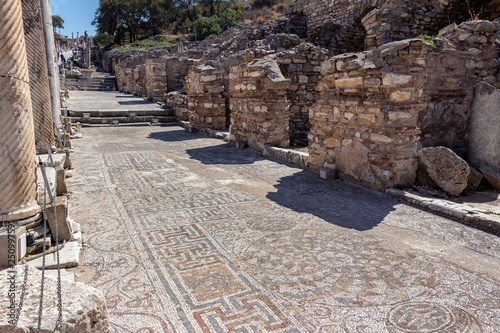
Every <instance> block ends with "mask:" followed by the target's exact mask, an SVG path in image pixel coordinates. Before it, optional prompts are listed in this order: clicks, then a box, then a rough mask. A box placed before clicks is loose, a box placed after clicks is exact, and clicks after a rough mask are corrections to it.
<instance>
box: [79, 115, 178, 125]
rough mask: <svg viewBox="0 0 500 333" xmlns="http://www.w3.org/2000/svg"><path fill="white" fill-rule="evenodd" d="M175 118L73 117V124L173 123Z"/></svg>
mask: <svg viewBox="0 0 500 333" xmlns="http://www.w3.org/2000/svg"><path fill="white" fill-rule="evenodd" d="M176 121H177V118H176V117H175V116H139V117H90V118H83V117H71V122H73V123H76V122H80V123H82V124H121V123H155V122H158V123H173V122H176Z"/></svg>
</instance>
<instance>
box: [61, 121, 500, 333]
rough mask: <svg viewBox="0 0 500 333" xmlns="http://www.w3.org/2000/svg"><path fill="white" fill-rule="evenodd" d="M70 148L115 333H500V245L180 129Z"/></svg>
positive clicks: (90, 138)
mask: <svg viewBox="0 0 500 333" xmlns="http://www.w3.org/2000/svg"><path fill="white" fill-rule="evenodd" d="M83 135H84V138H83V139H79V140H73V144H74V146H75V151H76V152H75V154H73V155H72V158H73V165H74V167H75V170H74V172H73V173H74V177H73V178H71V179H69V182H68V183H69V184H68V185H69V188H70V189H71V190H72V196H71V200H70V202H71V203H70V205H71V215H72V218H73V219H75V220H76V221H77V222H80V223H82V226H83V231H84V237H85V249H84V258H83V263H82V265H81V267H79V268H78V269H77V271H76V275H77V279H78V280H80V281H82V282H86V283H88V284H90V285H92V286H94V287H96V288H99V289H100V290H102V292H103V293H104V295H105V297H106V300H107V306H108V310H109V312H110V318H111V321H112V324H113V328H114V330H115V331H116V332H141V333H143V332H335V333H341V332H342V333H344V332H345V333H347V332H365V333H368V332H374V333H375V332H377V333H378V332H450V333H451V332H463V333H465V332H499V331H500V282H499V279H500V274H499V273H500V268H499V267H500V260H499V259H500V241H499V238H498V237H495V236H492V235H489V234H486V233H483V232H481V231H477V230H474V229H470V228H468V227H465V226H462V225H460V224H458V223H456V222H453V221H449V220H447V219H444V218H441V217H437V216H435V215H432V214H429V213H426V212H423V211H419V210H417V209H414V208H412V207H408V206H406V205H403V204H400V203H397V202H395V201H392V200H391V199H389V198H387V197H385V196H383V195H380V194H377V193H374V192H371V191H368V190H364V189H362V188H360V187H357V186H353V185H350V184H347V183H344V182H341V181H336V182H325V181H322V180H320V179H319V177H318V176H317V175H315V174H313V173H310V172H307V171H303V170H300V169H296V168H293V167H290V166H287V165H285V164H282V163H278V162H275V161H271V160H266V159H264V158H263V157H262V156H260V155H258V154H256V153H254V152H252V151H249V150H243V151H240V150H237V149H236V148H234V147H233V145H229V144H227V143H225V142H222V141H220V140H216V139H211V138H207V137H205V136H203V135H199V134H190V133H187V132H186V131H184V130H183V129H181V128H179V127H138V128H132V127H129V128H112V127H109V128H85V129H84V130H83Z"/></svg>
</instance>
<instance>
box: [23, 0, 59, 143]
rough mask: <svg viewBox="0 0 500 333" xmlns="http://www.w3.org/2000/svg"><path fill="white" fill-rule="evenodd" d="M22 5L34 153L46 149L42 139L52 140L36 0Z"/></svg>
mask: <svg viewBox="0 0 500 333" xmlns="http://www.w3.org/2000/svg"><path fill="white" fill-rule="evenodd" d="M22 7H23V24H24V36H25V41H26V53H27V58H28V67H29V77H30V93H31V104H32V108H33V121H34V124H35V145H36V150H37V152H38V153H46V152H47V145H46V142H45V139H47V140H48V141H49V143H50V144H51V145H53V144H54V128H53V120H52V104H51V100H50V87H49V76H48V71H47V55H46V51H45V40H44V35H43V23H42V14H41V7H40V1H39V0H22Z"/></svg>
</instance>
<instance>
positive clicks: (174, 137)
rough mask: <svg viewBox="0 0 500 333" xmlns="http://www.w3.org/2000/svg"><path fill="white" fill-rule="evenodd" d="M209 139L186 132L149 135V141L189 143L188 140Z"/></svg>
mask: <svg viewBox="0 0 500 333" xmlns="http://www.w3.org/2000/svg"><path fill="white" fill-rule="evenodd" d="M203 138H205V139H206V138H207V137H206V136H205V135H201V134H197V133H189V132H188V131H186V130H183V129H182V130H181V129H179V130H173V131H164V132H153V133H151V134H149V136H148V139H155V140H160V141H165V142H179V141H188V140H197V139H203Z"/></svg>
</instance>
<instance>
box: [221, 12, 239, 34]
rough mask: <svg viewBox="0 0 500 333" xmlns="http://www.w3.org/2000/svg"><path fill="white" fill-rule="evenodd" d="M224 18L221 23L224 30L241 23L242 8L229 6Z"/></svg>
mask: <svg viewBox="0 0 500 333" xmlns="http://www.w3.org/2000/svg"><path fill="white" fill-rule="evenodd" d="M222 18H223V20H224V21H223V22H222V25H221V27H222V30H227V29H229V28H232V27H234V26H237V25H238V24H239V23H240V19H241V9H240V8H236V9H232V8H228V9H226V10H225V11H224V12H223V13H222Z"/></svg>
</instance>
